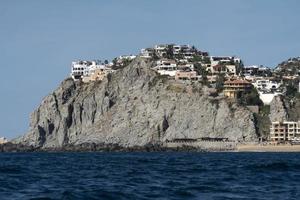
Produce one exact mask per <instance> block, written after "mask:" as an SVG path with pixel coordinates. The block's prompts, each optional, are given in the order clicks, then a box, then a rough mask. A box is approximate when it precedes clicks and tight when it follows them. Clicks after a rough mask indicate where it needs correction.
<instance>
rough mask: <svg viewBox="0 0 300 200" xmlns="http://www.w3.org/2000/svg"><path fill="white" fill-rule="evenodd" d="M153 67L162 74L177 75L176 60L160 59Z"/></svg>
mask: <svg viewBox="0 0 300 200" xmlns="http://www.w3.org/2000/svg"><path fill="white" fill-rule="evenodd" d="M153 69H155V70H156V71H157V72H158V73H159V74H161V75H169V76H175V74H176V71H177V64H176V62H175V61H174V60H169V59H160V60H158V61H157V62H156V66H155V67H154V68H153Z"/></svg>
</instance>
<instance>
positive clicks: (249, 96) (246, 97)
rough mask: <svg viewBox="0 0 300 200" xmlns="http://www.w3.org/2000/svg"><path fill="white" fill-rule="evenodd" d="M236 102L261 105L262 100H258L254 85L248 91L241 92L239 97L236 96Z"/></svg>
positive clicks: (246, 104)
mask: <svg viewBox="0 0 300 200" xmlns="http://www.w3.org/2000/svg"><path fill="white" fill-rule="evenodd" d="M238 103H239V104H240V105H244V106H250V105H251V106H253V105H258V106H262V105H263V102H262V101H261V100H260V98H259V94H258V92H257V90H256V89H255V88H254V87H252V88H251V90H250V91H249V92H243V93H241V95H240V97H239V98H238Z"/></svg>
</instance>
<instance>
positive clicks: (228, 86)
mask: <svg viewBox="0 0 300 200" xmlns="http://www.w3.org/2000/svg"><path fill="white" fill-rule="evenodd" d="M251 87H252V85H251V83H250V82H248V81H246V80H238V79H236V80H228V81H225V82H224V90H223V93H224V95H225V96H226V97H228V98H232V99H236V98H238V97H239V96H240V95H241V93H243V92H247V91H249V90H250V89H251Z"/></svg>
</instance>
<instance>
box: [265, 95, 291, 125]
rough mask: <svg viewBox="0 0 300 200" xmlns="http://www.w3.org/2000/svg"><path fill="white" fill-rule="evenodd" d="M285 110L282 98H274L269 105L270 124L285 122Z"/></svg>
mask: <svg viewBox="0 0 300 200" xmlns="http://www.w3.org/2000/svg"><path fill="white" fill-rule="evenodd" d="M287 117H288V115H287V109H286V105H285V102H284V97H283V96H275V97H274V98H273V100H272V101H271V104H270V114H269V118H270V121H271V122H276V121H280V122H283V121H286V120H287Z"/></svg>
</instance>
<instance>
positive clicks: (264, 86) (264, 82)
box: [252, 78, 281, 90]
mask: <svg viewBox="0 0 300 200" xmlns="http://www.w3.org/2000/svg"><path fill="white" fill-rule="evenodd" d="M252 84H253V86H254V87H255V88H257V89H259V90H276V89H278V88H279V87H280V86H281V83H277V82H276V81H272V80H269V79H265V78H261V79H257V80H256V81H255V82H254V83H252Z"/></svg>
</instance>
